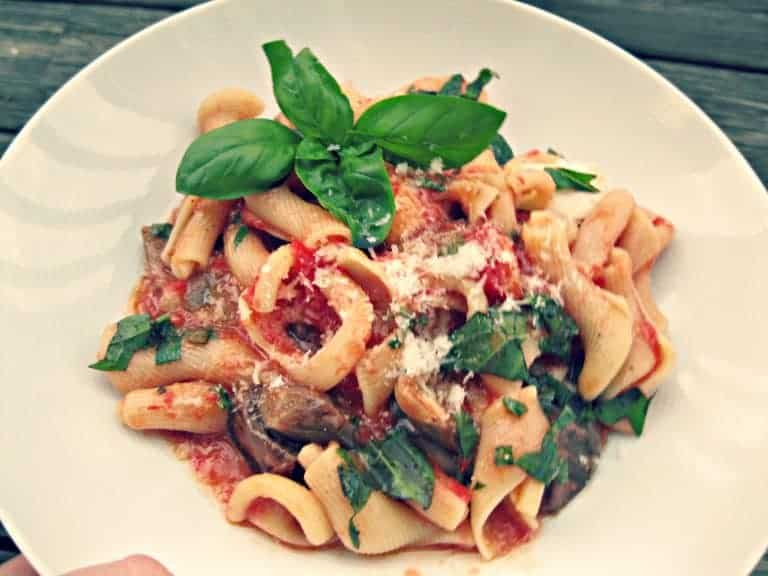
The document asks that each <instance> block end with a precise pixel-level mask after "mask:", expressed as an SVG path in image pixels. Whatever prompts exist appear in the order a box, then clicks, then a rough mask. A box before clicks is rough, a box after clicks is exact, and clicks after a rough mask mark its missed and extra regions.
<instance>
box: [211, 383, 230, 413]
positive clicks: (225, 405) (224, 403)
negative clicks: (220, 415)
mask: <svg viewBox="0 0 768 576" xmlns="http://www.w3.org/2000/svg"><path fill="white" fill-rule="evenodd" d="M214 390H215V391H216V396H217V398H216V404H218V405H219V408H221V409H222V410H224V411H225V412H227V413H230V412H232V398H230V396H229V392H227V389H226V388H224V386H222V385H221V384H218V385H217V386H215V388H214Z"/></svg>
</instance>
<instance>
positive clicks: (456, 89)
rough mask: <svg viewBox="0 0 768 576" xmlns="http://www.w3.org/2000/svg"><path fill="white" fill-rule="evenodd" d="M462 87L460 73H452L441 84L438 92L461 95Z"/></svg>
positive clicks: (445, 94)
mask: <svg viewBox="0 0 768 576" xmlns="http://www.w3.org/2000/svg"><path fill="white" fill-rule="evenodd" d="M463 88H464V76H462V75H461V74H454V75H453V76H451V77H450V78H449V79H448V81H447V82H446V83H445V84H443V86H442V88H440V91H439V92H438V94H442V95H443V96H461V91H462V89H463Z"/></svg>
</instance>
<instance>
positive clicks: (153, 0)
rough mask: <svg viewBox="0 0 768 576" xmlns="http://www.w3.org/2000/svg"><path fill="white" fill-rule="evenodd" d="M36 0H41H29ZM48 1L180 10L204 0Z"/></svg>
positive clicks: (53, 0) (51, 0) (35, 0)
mask: <svg viewBox="0 0 768 576" xmlns="http://www.w3.org/2000/svg"><path fill="white" fill-rule="evenodd" d="M30 1H34V2H38V1H41V0H30ZM47 1H49V2H66V3H69V4H111V5H114V6H129V7H138V8H160V9H175V10H181V9H183V8H189V7H190V6H194V5H195V4H202V3H203V2H205V1H206V0H47Z"/></svg>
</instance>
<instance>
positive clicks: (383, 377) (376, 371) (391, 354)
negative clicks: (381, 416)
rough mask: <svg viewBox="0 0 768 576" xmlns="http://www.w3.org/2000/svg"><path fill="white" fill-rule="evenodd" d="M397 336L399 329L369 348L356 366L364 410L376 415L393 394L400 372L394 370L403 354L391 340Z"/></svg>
mask: <svg viewBox="0 0 768 576" xmlns="http://www.w3.org/2000/svg"><path fill="white" fill-rule="evenodd" d="M396 337H397V331H395V332H392V333H391V334H389V336H387V337H386V338H384V341H383V342H381V343H380V344H377V345H376V346H374V347H373V348H370V349H368V350H367V351H366V352H365V355H364V356H363V357H362V358H361V359H360V361H359V362H358V363H357V366H355V376H357V384H358V386H359V388H360V394H361V395H362V397H363V411H364V412H365V413H366V414H367V415H368V416H373V415H375V414H376V413H377V412H378V411H379V410H380V409H381V407H382V406H384V404H385V403H386V401H387V400H388V399H389V397H390V396H391V395H392V390H393V389H394V387H395V382H396V381H397V378H398V372H397V371H396V370H392V366H394V365H395V364H396V363H397V362H398V361H399V360H400V356H401V355H402V350H401V349H400V348H392V346H390V345H389V343H390V341H392V340H393V339H394V338H396Z"/></svg>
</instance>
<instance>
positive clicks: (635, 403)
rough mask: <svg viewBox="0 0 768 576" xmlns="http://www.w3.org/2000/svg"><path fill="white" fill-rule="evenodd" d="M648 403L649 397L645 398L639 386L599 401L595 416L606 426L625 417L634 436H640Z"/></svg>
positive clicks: (649, 402) (649, 401)
mask: <svg viewBox="0 0 768 576" xmlns="http://www.w3.org/2000/svg"><path fill="white" fill-rule="evenodd" d="M650 404H651V399H650V398H646V396H645V395H644V394H643V393H642V391H641V390H640V389H639V388H632V389H631V390H628V391H627V392H624V393H622V394H619V395H618V396H616V397H615V398H612V399H610V400H606V401H605V402H599V403H598V404H597V406H596V407H595V416H596V417H597V419H598V420H599V421H600V422H602V423H603V424H605V425H607V426H613V425H614V424H616V423H617V422H619V421H620V420H623V419H624V418H626V419H627V420H629V424H630V426H632V431H633V432H634V433H635V436H640V435H641V434H642V433H643V428H644V427H645V417H646V415H647V414H648V407H649V406H650Z"/></svg>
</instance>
